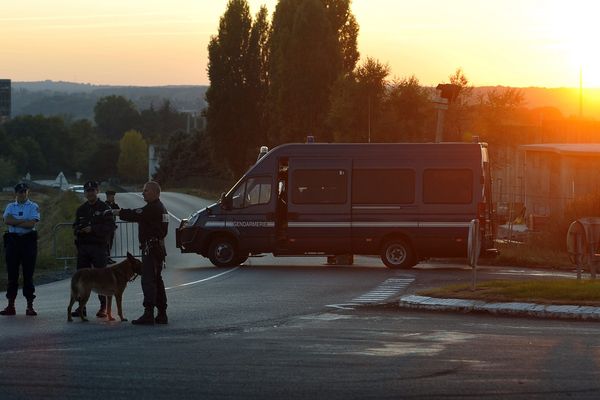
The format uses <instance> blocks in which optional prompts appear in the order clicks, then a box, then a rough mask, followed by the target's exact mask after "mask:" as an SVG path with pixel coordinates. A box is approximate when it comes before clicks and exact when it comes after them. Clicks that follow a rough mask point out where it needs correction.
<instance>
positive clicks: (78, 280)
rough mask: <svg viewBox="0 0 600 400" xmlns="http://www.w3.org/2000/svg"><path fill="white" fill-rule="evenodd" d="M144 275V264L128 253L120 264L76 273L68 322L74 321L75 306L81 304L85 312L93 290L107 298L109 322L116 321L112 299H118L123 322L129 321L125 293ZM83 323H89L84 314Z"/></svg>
mask: <svg viewBox="0 0 600 400" xmlns="http://www.w3.org/2000/svg"><path fill="white" fill-rule="evenodd" d="M141 273H142V262H141V261H140V260H138V259H137V258H135V257H134V256H132V255H131V254H129V253H127V258H126V259H125V260H123V261H121V262H120V263H118V264H115V265H111V266H110V267H105V268H83V269H80V270H78V271H76V272H75V274H74V275H73V277H72V278H71V301H70V302H69V307H67V320H68V321H69V322H72V321H73V318H72V317H71V309H72V308H73V304H74V303H75V302H76V301H78V302H79V310H80V311H81V310H83V309H84V307H85V305H86V304H87V301H88V299H89V298H90V293H91V292H92V290H93V291H94V292H96V293H98V294H100V295H104V296H106V308H107V310H106V314H107V318H108V320H109V321H114V320H115V319H114V318H113V316H112V312H111V307H112V297H113V296H115V298H116V299H117V312H118V313H119V318H121V321H127V320H126V319H125V318H123V308H122V306H121V301H122V299H123V292H124V291H125V287H126V286H127V283H128V282H132V281H133V280H134V279H135V278H136V277H137V276H138V275H140V274H141ZM79 316H80V317H81V320H82V321H87V318H86V317H85V316H84V315H83V312H80V313H79Z"/></svg>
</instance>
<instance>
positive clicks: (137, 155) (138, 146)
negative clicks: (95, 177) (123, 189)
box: [117, 130, 148, 182]
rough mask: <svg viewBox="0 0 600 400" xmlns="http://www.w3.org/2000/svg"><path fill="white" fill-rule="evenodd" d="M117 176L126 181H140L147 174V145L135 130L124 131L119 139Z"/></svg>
mask: <svg viewBox="0 0 600 400" xmlns="http://www.w3.org/2000/svg"><path fill="white" fill-rule="evenodd" d="M119 149H120V152H119V161H118V162H117V167H118V170H119V176H120V177H121V178H123V180H125V181H127V182H142V181H144V180H145V179H146V177H147V176H148V145H147V144H146V141H145V140H144V138H143V137H142V134H141V133H140V132H138V131H135V130H130V131H127V132H125V134H124V135H123V138H122V139H121V140H120V141H119Z"/></svg>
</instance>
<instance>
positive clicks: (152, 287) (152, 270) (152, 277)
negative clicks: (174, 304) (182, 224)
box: [142, 250, 167, 311]
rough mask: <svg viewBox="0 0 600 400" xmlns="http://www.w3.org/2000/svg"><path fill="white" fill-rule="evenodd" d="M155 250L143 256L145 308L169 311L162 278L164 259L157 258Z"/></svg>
mask: <svg viewBox="0 0 600 400" xmlns="http://www.w3.org/2000/svg"><path fill="white" fill-rule="evenodd" d="M153 253H154V250H150V251H149V252H146V251H144V253H143V254H142V291H143V292H144V308H153V307H156V308H158V309H159V310H161V311H165V310H166V309H167V292H166V291H165V283H164V282H163V278H162V261H163V260H162V258H160V257H158V256H156V255H155V254H153Z"/></svg>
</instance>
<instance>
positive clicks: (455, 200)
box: [423, 169, 473, 204]
mask: <svg viewBox="0 0 600 400" xmlns="http://www.w3.org/2000/svg"><path fill="white" fill-rule="evenodd" d="M472 201H473V171H471V170H470V169H426V170H425V171H424V172H423V202H424V203H429V204H470V203H471V202H472Z"/></svg>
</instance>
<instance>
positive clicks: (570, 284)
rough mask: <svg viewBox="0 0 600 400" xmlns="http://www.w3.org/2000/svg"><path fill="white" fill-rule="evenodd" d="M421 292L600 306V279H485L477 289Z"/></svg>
mask: <svg viewBox="0 0 600 400" xmlns="http://www.w3.org/2000/svg"><path fill="white" fill-rule="evenodd" d="M418 294H419V295H422V296H429V297H437V298H453V299H468V300H483V301H486V302H509V301H519V302H526V303H539V304H573V305H590V306H600V280H594V281H590V280H582V281H576V280H573V279H560V280H537V281H531V280H529V281H508V280H499V281H485V282H479V283H478V284H477V286H476V288H475V290H471V285H470V284H457V285H450V286H444V287H440V288H435V289H428V290H423V291H421V292H419V293H418Z"/></svg>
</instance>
